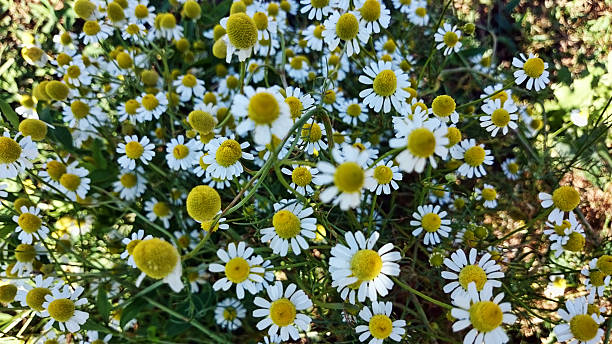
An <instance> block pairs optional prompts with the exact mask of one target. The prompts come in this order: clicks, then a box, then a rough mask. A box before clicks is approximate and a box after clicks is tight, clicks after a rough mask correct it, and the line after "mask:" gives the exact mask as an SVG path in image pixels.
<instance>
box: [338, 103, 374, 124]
mask: <svg viewBox="0 0 612 344" xmlns="http://www.w3.org/2000/svg"><path fill="white" fill-rule="evenodd" d="M337 108H338V112H339V115H340V119H341V120H342V122H344V123H346V124H348V125H352V126H356V125H358V124H359V123H360V122H366V121H367V120H368V110H367V108H366V109H364V108H363V106H362V104H361V103H360V102H359V100H358V99H357V98H353V99H342V100H341V101H339V102H338V106H337Z"/></svg>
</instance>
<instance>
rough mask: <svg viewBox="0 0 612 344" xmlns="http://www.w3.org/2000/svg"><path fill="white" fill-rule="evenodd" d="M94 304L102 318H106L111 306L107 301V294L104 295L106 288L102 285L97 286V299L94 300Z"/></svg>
mask: <svg viewBox="0 0 612 344" xmlns="http://www.w3.org/2000/svg"><path fill="white" fill-rule="evenodd" d="M96 306H98V312H99V313H100V315H101V316H102V318H103V319H108V316H109V315H110V311H111V309H112V308H113V306H112V305H111V304H110V302H109V301H108V296H107V295H106V289H104V286H99V287H98V300H97V301H96Z"/></svg>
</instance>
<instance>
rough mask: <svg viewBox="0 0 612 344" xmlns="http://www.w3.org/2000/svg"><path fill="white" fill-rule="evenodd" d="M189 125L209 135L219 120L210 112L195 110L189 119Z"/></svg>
mask: <svg viewBox="0 0 612 344" xmlns="http://www.w3.org/2000/svg"><path fill="white" fill-rule="evenodd" d="M187 122H189V125H191V127H192V128H193V129H195V130H197V131H198V132H200V133H209V132H211V131H212V130H213V129H214V128H215V125H216V124H217V120H216V119H215V118H214V117H213V116H212V115H211V114H210V113H208V112H204V111H201V110H194V111H191V112H190V113H189V116H188V117H187Z"/></svg>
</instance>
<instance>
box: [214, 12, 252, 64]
mask: <svg viewBox="0 0 612 344" xmlns="http://www.w3.org/2000/svg"><path fill="white" fill-rule="evenodd" d="M221 26H222V27H223V28H224V29H225V32H226V34H225V35H224V36H223V38H222V39H223V41H224V42H225V45H226V49H227V51H226V55H225V62H227V63H230V62H231V61H232V56H233V54H234V52H236V55H238V60H239V61H240V62H242V61H245V60H246V59H247V58H248V57H250V56H251V54H252V53H253V49H254V48H256V47H257V43H258V40H257V37H258V35H259V34H258V32H257V25H256V24H255V21H254V20H253V18H251V17H249V16H248V15H247V14H246V13H240V12H239V13H233V14H230V16H229V17H225V18H223V19H221Z"/></svg>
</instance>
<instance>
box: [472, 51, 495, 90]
mask: <svg viewBox="0 0 612 344" xmlns="http://www.w3.org/2000/svg"><path fill="white" fill-rule="evenodd" d="M470 62H472V63H473V64H474V66H473V68H474V69H475V70H477V71H479V72H481V73H485V74H490V73H493V72H494V71H495V68H496V66H495V64H494V63H492V61H491V53H490V52H489V53H487V54H483V53H480V54H476V55H474V56H472V57H470ZM488 87H490V86H488Z"/></svg>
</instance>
